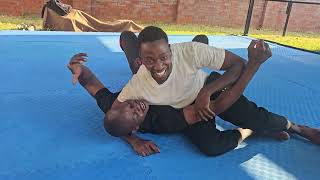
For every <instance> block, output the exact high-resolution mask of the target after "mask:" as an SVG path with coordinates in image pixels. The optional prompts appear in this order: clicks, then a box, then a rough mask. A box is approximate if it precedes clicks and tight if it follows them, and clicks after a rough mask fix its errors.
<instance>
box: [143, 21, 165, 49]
mask: <svg viewBox="0 0 320 180" xmlns="http://www.w3.org/2000/svg"><path fill="white" fill-rule="evenodd" d="M160 39H164V40H165V41H166V42H167V43H168V42H169V41H168V35H167V34H166V33H165V32H164V31H163V30H162V29H161V28H159V27H156V26H147V27H145V28H144V29H143V30H142V31H141V32H140V33H139V36H138V47H139V49H140V47H141V44H142V43H145V42H153V41H157V40H160Z"/></svg>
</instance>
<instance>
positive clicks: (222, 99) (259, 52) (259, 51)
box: [183, 41, 272, 124]
mask: <svg viewBox="0 0 320 180" xmlns="http://www.w3.org/2000/svg"><path fill="white" fill-rule="evenodd" d="M271 55H272V52H271V50H270V48H269V45H268V44H266V43H264V42H263V41H252V42H251V44H250V45H249V47H248V56H249V57H248V59H249V61H248V63H247V65H246V67H245V69H244V71H243V72H242V74H241V76H240V78H239V79H238V81H237V82H236V83H235V84H234V85H233V86H231V87H230V88H228V89H226V90H225V91H223V92H222V93H221V94H220V95H219V96H218V98H217V99H216V100H214V101H211V102H210V109H211V111H212V112H214V113H215V114H220V113H222V112H224V111H225V110H226V109H228V108H229V107H230V106H232V104H233V103H234V102H236V101H237V100H238V99H239V97H240V96H241V95H242V94H243V92H244V90H245V88H246V87H247V85H248V84H249V82H250V80H251V79H252V77H253V76H254V75H255V73H256V72H257V71H258V69H259V67H260V66H261V65H262V63H264V62H265V61H266V60H267V59H268V58H269V57H271ZM215 82H216V81H214V82H213V83H215ZM183 112H184V116H185V118H186V121H187V122H188V124H194V123H196V122H198V121H200V120H201V118H199V117H198V116H197V114H196V109H195V106H194V105H189V106H187V107H185V108H183Z"/></svg>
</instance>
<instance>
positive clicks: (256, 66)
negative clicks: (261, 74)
mask: <svg viewBox="0 0 320 180" xmlns="http://www.w3.org/2000/svg"><path fill="white" fill-rule="evenodd" d="M260 66H261V64H260V63H259V62H257V61H251V60H249V61H248V63H247V68H250V69H259V67H260Z"/></svg>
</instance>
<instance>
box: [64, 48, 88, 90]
mask: <svg viewBox="0 0 320 180" xmlns="http://www.w3.org/2000/svg"><path fill="white" fill-rule="evenodd" d="M86 57H87V54H86V53H78V54H76V55H74V56H73V57H72V58H71V60H70V62H69V64H68V68H69V69H70V71H71V72H72V74H73V75H72V84H76V83H77V82H78V81H79V76H80V75H81V73H82V67H81V66H82V63H84V62H87V59H86Z"/></svg>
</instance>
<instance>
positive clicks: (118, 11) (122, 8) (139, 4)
mask: <svg viewBox="0 0 320 180" xmlns="http://www.w3.org/2000/svg"><path fill="white" fill-rule="evenodd" d="M73 5H74V7H75V8H77V9H81V10H84V11H86V12H88V13H90V14H92V15H93V16H95V17H98V18H102V19H110V20H113V19H131V20H138V21H144V22H150V21H162V22H174V21H175V17H176V14H177V0H130V1H129V0H117V1H115V0H81V1H76V0H74V1H73Z"/></svg>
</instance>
